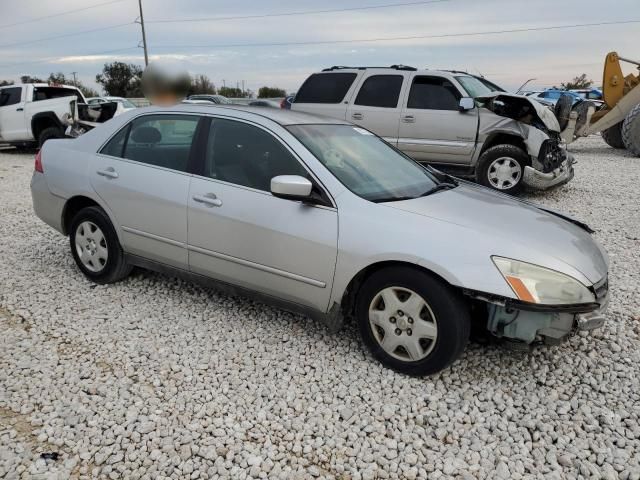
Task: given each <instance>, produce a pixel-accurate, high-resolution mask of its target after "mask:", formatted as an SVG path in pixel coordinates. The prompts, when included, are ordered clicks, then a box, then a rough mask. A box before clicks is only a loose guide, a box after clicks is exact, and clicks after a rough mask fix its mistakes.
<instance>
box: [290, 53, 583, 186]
mask: <svg viewBox="0 0 640 480" xmlns="http://www.w3.org/2000/svg"><path fill="white" fill-rule="evenodd" d="M291 108H292V110H297V111H301V112H309V113H315V114H320V115H327V116H330V117H334V118H337V119H340V120H348V121H350V122H353V123H356V124H359V125H361V126H363V127H365V128H367V129H369V130H371V131H372V132H374V133H376V134H377V135H379V136H381V137H383V138H384V139H385V140H386V141H387V142H389V143H391V144H392V145H394V146H397V147H398V148H399V149H400V150H402V151H403V152H405V153H406V154H408V155H409V156H411V157H412V158H414V159H415V160H417V161H419V162H427V163H430V164H436V165H437V166H438V168H440V169H442V170H446V171H449V172H450V173H455V174H458V175H462V176H470V177H473V178H475V180H476V181H477V182H478V183H480V184H482V185H485V186H488V187H491V188H494V189H496V190H500V191H502V192H505V193H516V192H518V191H519V190H521V189H522V188H523V187H524V186H528V187H531V188H536V189H547V188H551V187H553V186H557V185H560V184H563V183H566V182H568V181H569V180H571V179H572V178H573V167H572V164H573V158H572V157H571V156H570V155H569V154H568V153H567V152H566V150H565V148H564V147H563V146H562V139H561V136H560V125H559V123H558V120H557V119H556V117H555V115H554V114H553V113H552V112H551V111H550V110H549V109H547V108H545V107H544V106H542V105H541V104H540V103H539V102H536V101H534V100H532V99H529V98H527V97H525V96H522V95H513V94H510V93H507V92H504V91H502V90H501V89H500V87H498V86H497V85H495V84H493V83H491V82H489V81H488V80H486V79H484V78H480V77H476V76H473V75H469V74H467V73H464V72H457V71H435V70H417V69H415V68H413V67H406V66H402V65H394V66H391V67H389V68H379V67H331V68H327V69H325V70H323V71H322V72H319V73H314V74H313V75H311V76H310V77H309V78H308V79H307V80H306V81H305V82H304V84H303V85H302V87H301V88H300V90H299V91H298V94H297V95H296V98H295V100H294V103H293V105H292V107H291Z"/></svg>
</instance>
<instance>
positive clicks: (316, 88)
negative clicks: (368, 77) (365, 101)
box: [294, 72, 357, 103]
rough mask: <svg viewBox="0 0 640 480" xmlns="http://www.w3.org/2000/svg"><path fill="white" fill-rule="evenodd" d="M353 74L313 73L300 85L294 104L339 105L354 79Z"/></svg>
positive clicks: (354, 75)
mask: <svg viewBox="0 0 640 480" xmlns="http://www.w3.org/2000/svg"><path fill="white" fill-rule="evenodd" d="M356 76H357V75H356V74H355V73H344V72H343V73H314V74H313V75H311V76H310V77H309V78H307V80H306V81H305V82H304V83H303V84H302V87H300V90H299V91H298V93H297V94H296V98H295V100H294V102H295V103H340V102H342V100H344V96H345V95H346V94H347V92H348V91H349V87H351V84H352V83H353V81H354V80H355V79H356Z"/></svg>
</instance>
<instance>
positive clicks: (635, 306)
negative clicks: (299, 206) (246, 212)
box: [0, 137, 640, 479]
mask: <svg viewBox="0 0 640 480" xmlns="http://www.w3.org/2000/svg"><path fill="white" fill-rule="evenodd" d="M571 148H572V150H573V151H574V153H575V154H576V157H577V159H578V160H579V164H578V165H577V172H576V178H575V179H574V181H573V182H571V183H570V184H569V185H567V186H564V187H561V188H560V189H558V190H556V191H553V192H550V193H547V194H535V195H529V197H530V198H531V199H532V200H534V201H536V202H540V203H544V204H545V205H548V206H550V207H552V208H557V209H560V210H564V211H566V212H569V213H570V214H573V215H574V216H576V217H578V218H580V219H582V220H584V221H585V222H587V223H588V224H590V225H591V227H592V228H594V229H595V230H597V233H596V237H597V238H598V240H599V241H601V242H602V243H603V244H604V245H605V247H606V248H607V250H608V252H609V254H610V257H611V263H612V264H611V277H610V281H611V285H612V301H611V305H610V309H609V321H608V323H607V324H606V326H605V327H604V328H603V329H601V330H599V331H597V332H595V333H593V334H591V335H582V334H580V335H578V336H576V337H574V338H572V339H571V340H570V341H569V342H568V343H566V344H564V345H562V346H559V347H554V348H550V349H539V350H536V351H534V352H533V353H531V354H526V355H525V354H517V353H514V352H511V351H508V350H505V349H503V348H501V347H499V346H496V345H483V344H479V343H472V344H471V345H469V347H468V349H467V352H466V354H465V355H464V356H463V358H462V359H461V360H460V361H458V362H457V363H456V364H455V365H454V366H453V367H452V368H450V369H449V370H447V371H445V372H443V373H441V374H439V375H436V376H434V377H430V378H425V379H415V378H408V377H404V376H402V375H399V374H396V373H393V372H391V371H388V370H385V369H383V368H381V367H380V365H379V364H378V363H377V362H376V361H374V360H373V359H372V358H371V357H370V356H369V355H367V354H366V353H365V351H364V350H363V348H362V347H361V345H360V342H359V340H358V338H357V335H356V332H355V330H354V329H353V328H352V327H351V328H347V329H346V330H345V331H343V332H341V333H339V334H337V335H330V334H328V333H327V332H326V331H325V329H324V328H323V327H322V326H321V325H318V324H316V323H314V322H313V321H311V320H309V319H307V318H304V317H300V316H296V315H292V314H289V313H287V312H284V311H281V310H278V309H274V308H271V307H268V306H264V305H261V304H257V303H252V302H249V301H247V300H245V299H243V298H235V297H229V296H224V295H221V294H218V293H216V292H213V291H210V290H207V289H204V288H201V287H200V286H197V285H193V284H189V283H185V282H182V281H178V280H175V279H172V278H167V277H164V276H161V275H156V274H151V273H148V272H139V273H136V274H134V275H133V276H132V277H131V278H129V279H127V280H126V281H124V282H122V283H120V284H117V285H111V286H95V285H92V284H90V283H89V282H88V281H86V280H85V279H84V278H83V276H82V275H81V274H80V273H79V271H78V270H77V269H76V268H75V265H74V263H73V260H72V258H71V255H70V254H69V251H68V243H67V239H66V238H63V237H62V236H60V235H59V234H57V233H56V232H54V231H53V230H51V229H50V228H49V227H47V226H45V225H44V224H43V223H41V222H40V221H39V220H38V219H37V218H36V217H35V215H34V214H33V212H32V208H31V197H30V194H29V179H30V177H31V171H32V168H33V167H32V165H33V155H27V154H19V153H15V152H13V151H9V150H5V151H0V329H1V332H2V335H1V337H0V478H7V479H12V478H46V479H50V478H59V479H67V478H74V479H75V478H112V479H117V478H148V479H150V478H191V479H196V478H233V479H241V478H249V477H259V478H296V479H297V478H315V477H317V478H339V479H374V478H403V479H405V478H406V479H414V478H429V479H436V478H512V479H518V478H542V477H544V478H577V477H587V478H605V479H615V478H620V479H640V348H639V347H640V338H639V336H640V327H639V323H640V213H639V209H638V207H639V206H640V188H639V185H640V159H636V158H631V157H630V156H629V155H627V154H625V153H624V152H617V151H614V150H612V149H610V148H608V147H607V146H606V145H605V144H604V143H603V142H602V141H601V140H600V139H599V137H592V138H589V139H586V140H584V141H581V142H579V143H577V144H575V145H574V146H572V147H571ZM43 454H45V455H43ZM46 454H49V455H46ZM43 457H48V458H43Z"/></svg>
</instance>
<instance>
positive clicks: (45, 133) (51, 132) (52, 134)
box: [38, 127, 64, 148]
mask: <svg viewBox="0 0 640 480" xmlns="http://www.w3.org/2000/svg"><path fill="white" fill-rule="evenodd" d="M52 138H64V132H63V131H62V129H61V128H58V127H49V128H45V129H44V130H42V131H41V132H40V136H39V137H38V146H39V147H40V148H42V145H44V142H46V141H47V140H50V139H52Z"/></svg>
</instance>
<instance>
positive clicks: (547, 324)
mask: <svg viewBox="0 0 640 480" xmlns="http://www.w3.org/2000/svg"><path fill="white" fill-rule="evenodd" d="M31 191H32V196H33V205H34V209H35V212H36V214H37V215H38V216H39V217H40V218H41V219H42V220H44V221H45V222H46V223H48V224H49V225H51V226H52V227H53V228H55V229H56V230H58V231H59V232H61V233H62V234H64V235H68V236H69V239H70V246H71V254H72V255H73V257H74V259H75V261H76V263H77V265H78V268H79V269H80V271H81V272H82V273H83V274H84V275H85V276H86V277H87V278H89V279H90V280H91V281H93V282H96V283H109V282H115V281H118V280H120V279H122V278H124V277H125V276H127V275H128V274H129V272H130V271H131V268H132V267H133V266H140V267H144V268H148V269H152V270H156V271H159V272H164V273H168V274H171V275H179V276H182V277H186V278H189V279H192V280H195V281H201V282H204V283H206V284H211V285H215V286H217V287H219V288H222V289H225V290H227V291H231V292H233V293H242V294H248V295H252V296H253V297H257V298H258V299H260V300H262V301H268V302H270V303H275V304H276V305H278V306H281V307H283V308H287V309H289V310H292V311H296V312H302V313H304V314H307V315H309V316H311V317H313V318H318V319H321V320H322V321H324V322H326V323H327V325H329V327H330V328H331V329H334V330H335V329H337V328H339V327H340V326H341V325H342V324H343V323H344V321H345V320H353V321H355V322H356V323H357V326H358V328H359V330H360V334H361V336H362V339H363V342H364V344H365V345H366V346H367V347H368V348H369V349H370V351H371V352H372V354H373V355H374V356H375V357H376V358H377V359H378V360H380V361H381V362H382V363H383V364H384V365H386V366H388V367H391V368H393V369H396V370H398V371H401V372H405V373H408V374H412V375H425V374H431V373H434V372H437V371H439V370H441V369H443V368H445V367H447V366H448V365H450V364H451V363H452V362H453V361H454V360H455V359H456V358H458V356H460V355H461V354H462V352H463V350H464V348H465V345H466V343H467V340H468V337H469V332H470V330H471V326H472V324H476V325H477V326H478V327H480V328H482V329H486V330H488V331H489V332H490V333H491V334H492V335H494V336H496V337H499V338H502V339H504V340H505V341H509V342H515V343H518V344H520V345H533V344H541V343H546V344H554V343H557V342H559V341H561V340H563V339H565V338H567V337H568V336H569V335H570V334H571V333H572V332H574V331H576V330H581V329H582V330H589V329H593V328H596V327H598V326H600V325H602V323H603V321H604V316H603V312H604V309H605V307H606V304H607V299H608V284H607V269H608V260H607V256H606V254H605V252H604V251H603V250H602V248H601V247H600V246H599V245H598V244H597V243H596V242H595V241H594V240H593V239H592V237H591V235H590V233H591V231H590V230H589V228H588V227H587V226H586V225H584V224H582V223H580V222H579V221H577V220H574V219H572V218H569V217H567V216H565V215H563V214H560V213H557V212H552V211H548V210H545V209H543V208H541V207H536V206H534V205H531V204H528V203H525V202H522V201H519V200H517V199H514V198H512V197H509V196H507V195H503V194H499V193H496V192H492V191H490V190H488V189H486V188H483V187H480V186H477V185H473V184H469V183H466V182H461V181H458V180H455V179H453V178H451V177H449V176H446V175H444V174H442V173H440V172H438V171H436V170H433V169H430V168H425V167H423V166H421V165H419V164H418V163H416V162H414V161H413V160H411V159H410V158H408V157H406V156H405V155H403V154H402V153H400V152H399V151H397V150H396V149H394V148H393V147H391V146H389V145H388V144H387V143H385V142H384V141H383V140H381V139H380V138H378V137H377V136H375V135H373V134H372V133H370V132H369V131H367V130H365V129H363V128H360V127H357V126H354V125H351V124H349V123H347V122H342V121H339V120H334V119H328V118H324V117H316V116H310V115H306V114H300V113H296V112H291V111H286V110H279V109H264V108H251V107H240V106H238V107H235V106H229V107H202V106H199V105H195V104H193V105H188V104H186V105H180V106H176V107H172V108H159V107H158V108H145V109H136V110H135V111H132V112H127V113H124V114H123V115H121V116H119V117H117V118H114V119H113V120H111V121H110V122H108V123H106V124H104V125H103V126H101V127H100V128H96V129H94V130H92V131H90V132H88V133H87V134H85V135H83V136H82V137H80V138H77V139H74V140H51V141H49V142H47V143H46V144H45V146H44V147H43V149H42V150H41V151H40V152H39V153H38V155H37V156H36V162H35V172H34V174H33V179H32V183H31Z"/></svg>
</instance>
